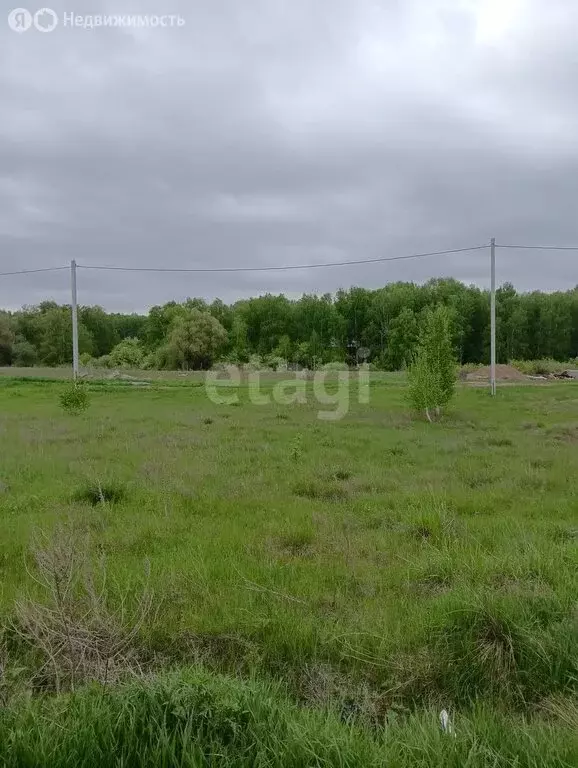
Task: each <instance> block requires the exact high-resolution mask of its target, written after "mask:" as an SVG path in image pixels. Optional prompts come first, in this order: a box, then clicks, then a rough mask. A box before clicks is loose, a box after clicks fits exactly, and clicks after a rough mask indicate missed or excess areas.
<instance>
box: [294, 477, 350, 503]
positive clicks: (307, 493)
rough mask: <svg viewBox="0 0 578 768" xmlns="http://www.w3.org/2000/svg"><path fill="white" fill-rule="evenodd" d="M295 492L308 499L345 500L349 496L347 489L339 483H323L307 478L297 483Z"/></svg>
mask: <svg viewBox="0 0 578 768" xmlns="http://www.w3.org/2000/svg"><path fill="white" fill-rule="evenodd" d="M294 493H295V494H296V495H297V496H302V497H303V498H306V499H320V500H322V501H343V500H344V499H346V498H347V497H348V493H347V489H346V488H344V487H343V486H342V485H340V484H339V483H336V482H333V483H331V482H325V483H323V482H318V481H316V480H305V481H301V482H299V483H297V484H296V485H295V488H294Z"/></svg>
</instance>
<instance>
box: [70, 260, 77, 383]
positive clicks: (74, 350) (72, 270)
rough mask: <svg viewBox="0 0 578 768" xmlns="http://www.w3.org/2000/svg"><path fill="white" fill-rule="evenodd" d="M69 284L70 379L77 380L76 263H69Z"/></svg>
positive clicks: (73, 261)
mask: <svg viewBox="0 0 578 768" xmlns="http://www.w3.org/2000/svg"><path fill="white" fill-rule="evenodd" d="M70 283H71V288H72V378H73V379H74V381H76V380H77V378H78V305H77V297H76V261H75V260H74V259H72V261H71V262H70Z"/></svg>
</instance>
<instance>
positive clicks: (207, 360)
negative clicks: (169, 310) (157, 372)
mask: <svg viewBox="0 0 578 768" xmlns="http://www.w3.org/2000/svg"><path fill="white" fill-rule="evenodd" d="M226 342H227V331H226V330H225V329H224V328H223V326H222V325H221V323H220V322H219V321H218V320H217V319H216V318H215V317H213V316H212V315H211V314H210V313H209V312H202V311H200V310H199V309H190V310H189V311H188V312H187V313H186V314H185V315H181V316H178V317H176V318H175V320H174V322H173V324H172V326H171V330H170V333H169V338H168V341H167V344H166V345H165V347H163V348H162V350H161V355H162V356H163V357H164V362H165V365H167V366H168V367H169V368H182V369H183V370H193V369H198V368H201V369H207V368H210V367H211V365H212V364H213V362H214V361H215V359H216V358H217V356H218V354H219V352H220V351H221V350H222V349H223V347H224V346H225V344H226Z"/></svg>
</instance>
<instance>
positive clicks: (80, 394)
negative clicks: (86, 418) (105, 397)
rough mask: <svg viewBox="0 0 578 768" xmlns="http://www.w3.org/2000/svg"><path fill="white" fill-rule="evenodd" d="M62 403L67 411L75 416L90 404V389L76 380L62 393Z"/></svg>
mask: <svg viewBox="0 0 578 768" xmlns="http://www.w3.org/2000/svg"><path fill="white" fill-rule="evenodd" d="M60 405H61V406H62V409H63V410H64V411H65V412H66V413H70V414H72V415H73V416H76V415H78V414H79V413H83V412H84V411H86V409H87V408H88V406H89V405H90V397H89V395H88V390H87V388H86V386H85V385H84V384H78V383H77V382H75V383H74V384H71V385H70V386H68V387H66V389H65V390H64V391H63V392H61V393H60Z"/></svg>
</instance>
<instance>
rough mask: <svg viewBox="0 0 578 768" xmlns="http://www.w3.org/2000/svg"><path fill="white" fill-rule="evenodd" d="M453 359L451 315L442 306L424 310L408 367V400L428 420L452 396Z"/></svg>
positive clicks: (454, 366)
mask: <svg viewBox="0 0 578 768" xmlns="http://www.w3.org/2000/svg"><path fill="white" fill-rule="evenodd" d="M455 386H456V359H455V353H454V349H453V345H452V332H451V317H450V312H449V310H448V309H447V307H445V306H439V307H437V308H436V309H433V310H432V309H430V310H427V312H426V313H425V322H424V325H423V328H422V331H421V334H420V337H419V341H418V345H417V351H416V354H415V358H414V361H413V363H412V365H411V366H410V368H409V390H408V392H409V400H410V402H411V404H412V406H413V407H414V408H415V409H416V410H417V411H422V412H423V413H425V415H426V417H427V419H428V421H432V420H433V419H432V416H435V417H439V416H440V414H441V412H442V409H443V408H444V407H445V406H447V405H448V403H449V402H450V400H451V399H452V397H453V394H454V391H455Z"/></svg>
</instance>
